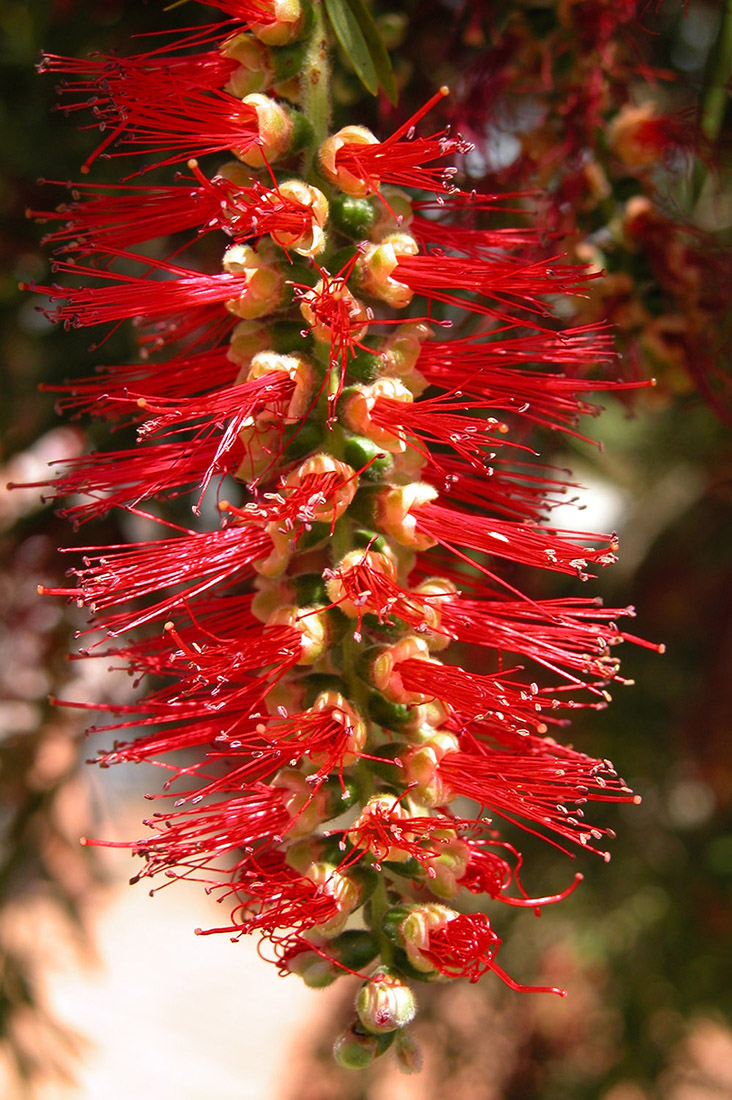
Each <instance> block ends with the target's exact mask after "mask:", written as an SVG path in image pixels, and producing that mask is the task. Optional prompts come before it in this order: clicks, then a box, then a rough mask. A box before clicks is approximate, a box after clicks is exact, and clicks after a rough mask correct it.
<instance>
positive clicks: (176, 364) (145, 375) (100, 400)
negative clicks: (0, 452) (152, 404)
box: [42, 322, 237, 420]
mask: <svg viewBox="0 0 732 1100" xmlns="http://www.w3.org/2000/svg"><path fill="white" fill-rule="evenodd" d="M232 323H233V322H232ZM236 375H237V368H236V366H235V364H234V362H233V361H232V360H231V359H230V358H229V357H228V356H227V354H226V349H225V348H214V349H213V350H207V351H202V352H199V353H198V354H196V355H180V356H178V357H176V358H173V359H169V360H168V361H167V362H166V364H165V369H164V370H161V366H160V363H157V362H151V361H150V360H143V361H142V362H140V363H124V364H114V365H112V366H105V367H102V368H99V370H98V372H97V373H96V374H95V375H93V376H92V377H91V378H80V379H77V380H75V381H74V382H67V383H66V384H65V385H63V386H49V385H44V386H43V387H42V389H43V390H44V391H45V392H46V393H60V394H62V395H64V396H62V397H60V398H59V400H58V402H57V407H58V409H59V410H61V411H63V412H68V413H70V414H71V415H72V416H73V417H78V416H81V415H82V414H83V413H91V414H93V415H94V416H98V417H103V418H104V419H107V420H117V419H121V418H135V419H139V418H140V417H141V416H142V415H143V411H142V409H141V408H140V406H139V405H138V404H137V400H136V398H137V396H139V395H141V394H142V393H143V392H144V394H145V396H146V397H148V398H150V397H153V398H169V399H173V400H175V399H178V400H181V399H186V398H188V399H190V398H192V397H193V396H195V395H196V394H199V393H208V392H212V391H213V392H215V391H216V390H217V389H218V388H219V386H229V385H231V383H232V382H233V381H234V379H235V378H236ZM131 394H135V399H134V400H132V399H131V398H130V395H131ZM183 395H185V397H183ZM135 414H136V415H135Z"/></svg>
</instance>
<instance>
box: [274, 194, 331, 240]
mask: <svg viewBox="0 0 732 1100" xmlns="http://www.w3.org/2000/svg"><path fill="white" fill-rule="evenodd" d="M279 191H280V194H282V195H284V196H285V197H286V198H288V199H294V200H295V201H296V202H299V203H300V204H301V205H302V206H306V207H308V208H309V209H310V212H311V217H310V223H309V225H307V226H306V227H304V228H303V229H302V230H301V231H299V232H294V231H292V230H273V231H272V240H273V241H275V243H276V244H278V245H280V247H281V248H291V249H292V250H293V251H294V252H297V254H298V255H299V256H316V255H317V254H318V253H319V252H322V251H323V249H324V248H325V233H324V232H323V227H324V226H325V223H326V221H327V220H328V200H327V199H326V197H325V195H324V194H323V192H322V191H320V190H318V188H317V187H313V186H312V184H309V183H305V181H304V180H297V179H295V180H285V182H284V183H281V184H279Z"/></svg>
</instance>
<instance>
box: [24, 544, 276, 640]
mask: <svg viewBox="0 0 732 1100" xmlns="http://www.w3.org/2000/svg"><path fill="white" fill-rule="evenodd" d="M270 547H271V541H270V539H269V537H268V536H267V535H266V534H265V533H264V531H262V530H261V529H260V528H258V527H254V526H249V527H234V526H232V527H226V528H224V529H223V530H222V531H211V532H207V533H204V534H195V533H194V532H192V531H189V532H186V533H185V534H183V535H182V536H181V537H179V538H175V539H158V540H157V541H152V542H138V543H131V544H130V545H128V546H107V547H102V548H100V547H86V548H83V549H84V552H85V558H84V562H85V564H84V566H83V567H82V568H81V569H79V568H76V569H73V570H72V573H73V575H75V576H76V577H78V578H79V582H80V586H79V588H78V589H77V588H45V587H44V588H43V589H42V590H41V591H42V593H43V594H44V595H49V596H69V597H70V598H72V599H76V601H77V603H78V604H79V605H80V606H85V607H88V608H89V610H90V611H92V612H93V614H94V615H95V616H98V615H99V613H100V612H105V611H107V610H108V609H110V608H113V607H118V606H119V605H120V604H125V603H127V602H129V601H130V600H135V599H139V598H141V597H146V596H151V595H153V594H155V593H157V592H160V591H161V590H162V591H164V590H166V589H168V588H171V587H176V588H181V587H182V586H184V590H183V591H182V592H179V593H178V594H177V595H170V596H166V597H164V598H163V599H161V600H159V601H158V602H157V603H155V604H153V605H152V606H150V607H147V608H146V609H145V610H143V611H128V612H122V613H121V614H120V615H118V616H116V617H114V619H112V618H110V617H109V616H107V617H106V618H105V619H99V618H98V619H97V623H96V625H97V627H101V628H106V629H107V630H108V632H109V633H110V634H112V635H116V634H119V633H122V632H123V631H126V630H132V629H133V628H134V627H137V626H141V625H142V624H143V623H147V622H152V621H153V620H155V619H163V620H164V619H167V618H168V617H169V615H170V613H171V611H172V610H173V609H174V608H176V607H178V606H180V605H181V604H184V603H188V602H189V601H190V600H191V599H193V598H195V597H196V596H199V595H201V593H203V592H208V591H209V590H210V589H211V588H213V587H214V586H222V585H223V586H225V585H226V583H227V582H228V583H229V584H231V583H234V582H235V581H237V580H241V578H242V575H243V574H244V575H245V574H246V573H247V572H248V571H249V569H250V566H252V564H253V563H254V562H255V561H257V559H258V558H261V557H262V556H263V555H264V554H266V553H267V552H268V550H269V549H270ZM219 590H220V589H219Z"/></svg>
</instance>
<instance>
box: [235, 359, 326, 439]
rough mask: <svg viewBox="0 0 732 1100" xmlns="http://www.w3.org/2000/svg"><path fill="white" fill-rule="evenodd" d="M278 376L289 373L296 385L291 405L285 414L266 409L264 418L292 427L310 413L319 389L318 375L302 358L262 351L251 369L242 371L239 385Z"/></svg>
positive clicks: (262, 415)
mask: <svg viewBox="0 0 732 1100" xmlns="http://www.w3.org/2000/svg"><path fill="white" fill-rule="evenodd" d="M277 373H280V374H286V375H287V376H288V378H290V379H291V380H292V381H293V382H294V384H295V389H294V392H293V394H292V397H291V398H290V403H289V405H288V406H287V409H286V410H285V413H284V415H278V414H276V413H274V412H270V411H267V410H266V411H265V412H264V413H262V414H261V416H260V419H262V417H266V418H267V419H282V420H283V421H284V423H286V424H292V423H295V422H296V421H298V420H301V419H302V417H303V416H304V415H305V413H306V412H307V409H308V406H309V404H310V400H311V397H312V392H313V389H314V388H315V372H314V371H313V368H312V366H311V365H310V363H308V361H307V359H304V358H303V356H302V355H278V354H277V352H274V351H258V352H257V353H256V355H254V356H253V357H252V359H251V362H250V364H249V366H248V367H244V368H242V370H241V372H240V374H239V377H238V378H237V382H240V381H245V380H246V381H247V382H250V381H252V380H253V379H255V378H264V377H265V376H266V375H268V374H277Z"/></svg>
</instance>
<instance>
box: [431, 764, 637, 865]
mask: <svg viewBox="0 0 732 1100" xmlns="http://www.w3.org/2000/svg"><path fill="white" fill-rule="evenodd" d="M546 744H547V748H546V750H545V752H544V753H543V754H542V755H539V756H532V755H530V754H529V753H522V752H520V751H517V752H513V751H508V750H501V751H488V750H486V751H484V752H481V753H480V754H477V753H476V754H473V753H462V752H456V753H446V754H445V756H444V757H443V758H442V760H441V761H440V762H439V764H438V766H437V775H438V777H439V778H440V779H441V780H442V781H443V782H444V783H445V784H446V785H447V787H448V788H449V789H450V790H451V791H453V792H454V794H456V795H463V796H464V797H466V798H472V799H474V801H476V802H478V803H479V804H480V805H481V806H484V807H486V809H488V810H489V811H491V812H493V813H497V814H500V816H501V817H503V818H505V819H506V820H507V821H513V822H514V824H517V825H519V826H520V827H521V828H524V829H526V830H527V831H528V832H534V833H536V834H537V835H538V836H541V837H542V838H543V839H545V840H547V841H548V842H549V843H551V844H554V845H555V847H561V845H559V844H558V843H557V842H556V841H555V840H553V839H552V837H551V834H556V836H558V837H561V838H563V839H564V840H570V841H572V842H573V843H575V844H580V845H582V846H583V847H585V848H587V849H588V850H589V851H592V852H599V853H600V854H601V855H602V856H603V857H604V858H605V859H609V858H610V856H609V854H608V853H607V852H603V851H602V850H601V849H598V848H596V847H595V846H594V845H593V844H592V843H591V841H598V840H602V838H603V836H609V837H612V836H614V835H615V834H614V833H613V831H612V829H606V828H597V827H595V826H590V825H587V824H586V823H585V822H584V821H583V820H582V819H583V815H584V811H583V809H582V807H583V806H584V805H585V804H586V803H587V802H588V801H591V802H636V803H637V802H639V801H640V800H639V799H638V796H637V795H634V794H633V792H632V791H631V790H630V789H629V788H628V787H627V786H626V785H625V783H624V782H623V781H622V779H619V778H618V777H617V775H616V773H615V772H614V770H613V769H612V767H611V766H610V765H609V763H608V762H607V761H602V760H592V759H591V758H590V757H587V756H584V755H583V754H581V753H573V754H572V756H571V757H570V756H568V755H567V754H566V750H565V751H564V752H562V753H561V754H560V755H559V756H557V757H552V756H551V747H552V746H551V744H550V743H546ZM527 822H528V823H529V824H527ZM547 833H548V834H549V835H547ZM562 850H566V849H562Z"/></svg>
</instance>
